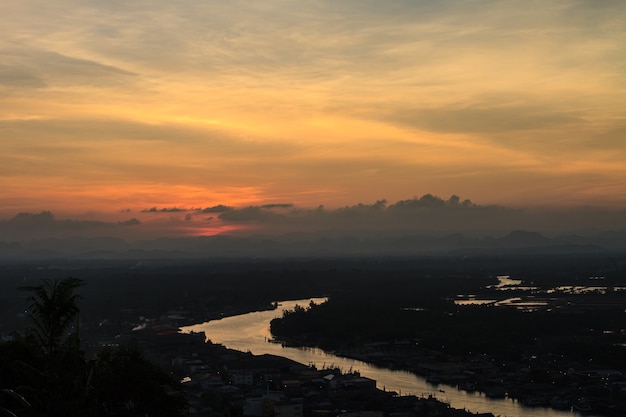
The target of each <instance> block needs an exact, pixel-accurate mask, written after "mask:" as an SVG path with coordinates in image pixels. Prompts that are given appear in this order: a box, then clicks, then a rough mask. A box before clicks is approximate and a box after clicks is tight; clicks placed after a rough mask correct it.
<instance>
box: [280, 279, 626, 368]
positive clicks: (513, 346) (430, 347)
mask: <svg viewBox="0 0 626 417" xmlns="http://www.w3.org/2000/svg"><path fill="white" fill-rule="evenodd" d="M436 281H437V282H438V283H437V284H435V285H431V284H430V282H426V281H423V280H414V281H413V282H412V283H411V284H405V285H403V286H399V285H397V286H396V285H389V284H390V283H393V279H386V280H385V281H380V282H379V283H378V284H376V283H371V284H370V285H368V286H367V287H354V288H352V289H351V291H350V292H345V293H342V294H339V295H337V296H333V297H330V300H329V301H328V302H327V303H324V304H320V305H310V306H308V308H304V307H297V308H295V309H294V310H291V311H286V312H285V313H284V314H283V317H282V318H277V319H274V320H273V321H272V322H271V331H272V334H273V335H274V336H276V337H277V338H278V339H282V340H286V341H288V342H291V343H294V344H302V345H308V346H312V345H316V346H319V347H321V348H324V349H328V350H345V349H352V348H358V347H360V346H363V345H364V344H367V343H376V342H385V343H387V342H393V341H399V340H402V341H405V342H406V341H410V342H412V346H413V347H414V349H418V350H422V351H429V352H432V351H436V352H439V353H441V354H444V355H447V354H449V355H468V354H470V353H479V354H487V355H490V356H492V357H494V358H496V359H501V360H503V361H509V360H517V359H519V358H521V357H522V355H525V354H526V355H545V354H552V355H558V356H559V357H561V356H566V357H568V358H570V359H573V360H579V361H583V362H586V361H588V360H589V359H590V358H593V360H594V361H596V362H597V363H598V364H604V366H607V367H617V368H619V369H621V368H622V367H623V364H624V363H626V349H625V348H623V347H622V346H621V345H622V344H623V343H624V342H625V341H626V340H625V339H624V330H623V328H624V311H623V307H621V308H619V307H616V308H608V307H607V308H603V309H589V310H586V311H584V312H582V311H577V310H576V309H571V310H570V309H567V308H565V309H555V310H552V311H550V310H543V311H533V312H525V311H520V310H516V309H514V308H504V307H496V306H491V305H471V306H458V305H455V304H454V302H453V301H451V300H450V296H451V295H454V294H455V293H456V291H458V289H459V288H460V285H461V284H458V283H457V284H456V285H455V282H457V281H459V279H458V278H438V279H437V280H436ZM431 282H432V281H431ZM420 285H421V286H423V288H420ZM452 291H455V292H454V293H453V294H451V292H452ZM616 305H619V303H616Z"/></svg>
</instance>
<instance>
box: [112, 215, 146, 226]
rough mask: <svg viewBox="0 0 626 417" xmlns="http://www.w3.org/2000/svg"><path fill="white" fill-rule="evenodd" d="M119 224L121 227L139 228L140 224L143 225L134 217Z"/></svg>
mask: <svg viewBox="0 0 626 417" xmlns="http://www.w3.org/2000/svg"><path fill="white" fill-rule="evenodd" d="M117 224H119V225H121V226H137V225H138V224H141V222H140V221H139V220H137V219H136V218H134V217H133V218H132V219H128V220H125V221H123V222H117Z"/></svg>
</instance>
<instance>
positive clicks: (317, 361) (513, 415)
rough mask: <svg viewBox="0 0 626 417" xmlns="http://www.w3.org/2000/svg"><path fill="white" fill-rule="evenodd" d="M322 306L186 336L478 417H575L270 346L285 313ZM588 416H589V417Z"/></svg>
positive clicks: (218, 323)
mask: <svg viewBox="0 0 626 417" xmlns="http://www.w3.org/2000/svg"><path fill="white" fill-rule="evenodd" d="M311 300H313V301H314V302H315V303H321V302H324V301H325V299H324V298H314V299H306V300H292V301H283V302H281V303H280V307H279V309H278V310H271V311H259V312H253V313H248V314H242V315H239V316H233V317H227V318H223V319H220V320H213V321H209V322H206V323H202V324H196V325H192V326H187V327H183V328H182V331H183V332H185V333H189V332H192V331H193V332H204V333H205V334H206V337H207V339H209V340H211V342H213V343H219V344H222V345H224V346H226V347H228V348H230V349H236V350H239V351H243V352H248V351H249V352H251V353H253V354H255V355H261V354H265V353H269V354H272V355H278V356H283V357H286V358H289V359H292V360H295V361H297V362H300V363H303V364H305V365H315V366H316V367H317V368H318V369H322V368H331V367H338V368H340V369H341V370H342V371H344V372H348V371H350V370H352V371H359V372H360V373H361V374H362V375H363V376H366V377H368V378H372V379H375V380H376V382H377V386H378V388H379V389H385V390H387V391H396V392H397V393H398V394H400V395H409V394H411V395H417V396H428V395H433V396H435V397H437V398H438V399H440V400H442V401H446V402H449V403H450V405H451V406H452V407H454V408H460V409H463V408H464V409H467V410H469V411H471V412H474V413H486V412H491V413H493V414H494V415H496V416H501V417H505V416H506V417H565V416H568V417H577V416H581V414H579V413H576V412H574V411H557V410H553V409H551V408H547V407H527V406H524V405H522V404H520V403H518V402H517V401H514V400H511V399H508V398H507V399H490V398H487V397H485V396H484V395H483V394H480V393H468V392H465V391H462V390H458V389H457V388H456V387H453V386H448V385H443V384H441V385H437V386H435V385H432V384H429V383H427V382H426V380H425V379H424V378H422V377H419V376H417V375H415V374H413V373H410V372H405V371H398V370H389V369H385V368H379V367H376V366H374V365H370V364H367V363H365V362H361V361H357V360H353V359H347V358H342V357H339V356H335V355H333V354H332V353H328V352H325V351H323V350H321V349H315V348H294V347H283V346H282V345H281V344H278V343H270V342H269V340H270V339H271V338H272V335H271V333H270V328H269V323H270V321H271V320H272V319H273V318H275V317H280V316H282V311H283V310H285V309H292V308H293V307H295V306H296V305H298V304H299V305H301V306H308V305H309V302H310V301H311ZM587 416H588V415H587Z"/></svg>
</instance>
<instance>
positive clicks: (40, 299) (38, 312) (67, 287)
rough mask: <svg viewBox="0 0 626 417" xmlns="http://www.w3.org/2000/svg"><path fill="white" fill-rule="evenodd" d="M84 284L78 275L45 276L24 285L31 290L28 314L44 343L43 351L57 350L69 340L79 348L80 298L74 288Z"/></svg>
mask: <svg viewBox="0 0 626 417" xmlns="http://www.w3.org/2000/svg"><path fill="white" fill-rule="evenodd" d="M81 285H83V281H82V280H81V279H78V278H72V277H68V278H62V279H60V280H59V279H54V280H49V279H44V280H43V282H42V284H41V285H37V286H30V287H23V288H22V289H24V290H26V291H30V292H31V293H32V295H30V296H29V297H28V298H27V299H26V305H27V308H28V315H29V317H30V319H31V320H32V322H33V324H34V327H33V329H32V331H33V333H34V335H35V336H36V338H37V340H38V341H39V343H40V344H41V346H42V348H43V350H44V353H46V354H50V353H52V352H54V351H56V350H57V349H58V348H59V347H60V346H61V344H63V343H65V342H66V341H70V342H73V344H74V347H75V348H78V322H77V319H78V313H79V311H80V309H79V307H78V300H79V298H80V296H79V295H78V294H76V293H75V290H76V289H77V288H78V287H80V286H81ZM73 324H76V329H75V333H74V337H73V338H71V340H70V338H69V337H68V336H69V334H68V330H69V329H70V328H71V327H72V325H73Z"/></svg>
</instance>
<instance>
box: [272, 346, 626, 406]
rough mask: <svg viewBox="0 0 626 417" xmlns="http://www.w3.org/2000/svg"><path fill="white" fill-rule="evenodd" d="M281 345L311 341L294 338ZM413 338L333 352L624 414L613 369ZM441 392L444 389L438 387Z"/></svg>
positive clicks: (486, 389) (625, 389) (536, 402)
mask: <svg viewBox="0 0 626 417" xmlns="http://www.w3.org/2000/svg"><path fill="white" fill-rule="evenodd" d="M275 340H276V341H279V342H282V343H284V344H285V346H291V347H296V346H299V347H308V348H311V347H314V346H310V345H304V344H302V343H299V342H298V340H297V338H288V339H286V340H283V339H281V338H276V339H275ZM415 345H416V344H415V342H414V341H394V342H388V343H371V344H367V345H363V346H361V347H358V348H353V349H343V350H337V351H333V354H334V355H337V356H339V357H344V358H348V359H353V360H358V361H361V362H365V363H369V364H372V365H375V366H379V367H383V368H386V369H390V370H402V371H406V372H411V373H414V374H415V375H418V376H419V377H422V378H424V379H425V380H426V382H427V383H429V384H430V385H431V386H433V388H434V387H441V389H442V390H443V389H445V390H446V391H447V390H449V389H457V390H462V391H466V392H468V393H480V394H481V395H484V396H485V397H487V398H493V399H504V398H509V399H512V400H514V401H516V402H519V403H520V404H522V405H523V406H525V407H537V408H552V409H554V410H559V411H569V410H572V411H575V412H581V413H585V414H586V415H588V414H589V413H593V414H594V415H598V416H611V417H618V416H620V417H622V416H624V415H626V395H625V394H626V382H624V381H625V379H626V378H625V377H624V375H623V374H622V372H621V371H619V370H612V369H596V368H593V367H592V366H590V365H589V364H586V365H587V366H582V367H581V364H580V363H574V362H571V361H567V360H565V359H563V358H555V357H554V356H547V357H526V358H522V359H521V360H520V361H516V362H513V361H509V362H506V363H501V362H500V363H497V362H496V361H494V360H493V359H492V358H490V357H488V356H487V355H475V356H466V357H458V356H450V355H446V354H445V353H443V352H437V351H432V350H431V351H425V350H421V349H418V348H416V346H415ZM442 392H444V391H442Z"/></svg>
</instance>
